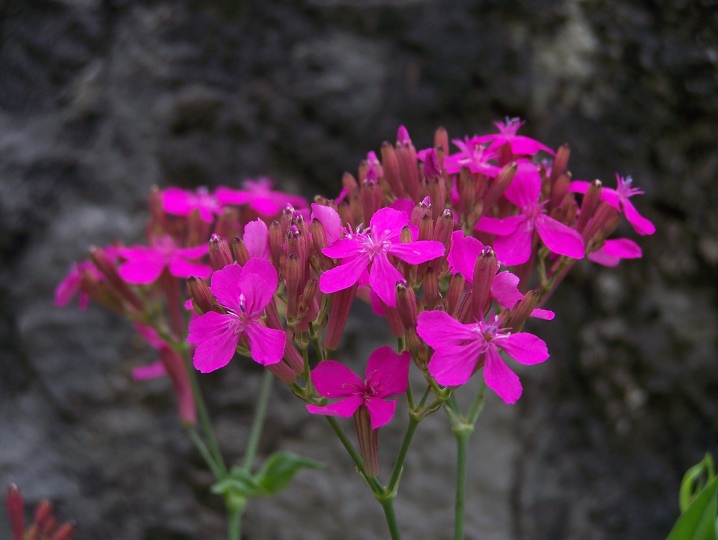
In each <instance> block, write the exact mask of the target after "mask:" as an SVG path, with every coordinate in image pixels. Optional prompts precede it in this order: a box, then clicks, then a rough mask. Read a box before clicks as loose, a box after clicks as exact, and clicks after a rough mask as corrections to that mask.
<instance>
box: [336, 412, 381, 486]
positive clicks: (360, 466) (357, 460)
mask: <svg viewBox="0 0 718 540" xmlns="http://www.w3.org/2000/svg"><path fill="white" fill-rule="evenodd" d="M325 418H326V419H327V422H329V425H330V426H332V429H333V430H334V433H336V434H337V437H339V440H340V441H341V443H342V446H344V449H345V450H346V451H347V453H348V454H349V457H351V458H352V461H353V462H354V464H355V465H356V467H357V470H358V471H359V472H360V473H361V475H362V476H363V477H364V479H365V480H366V482H367V484H369V487H370V488H371V490H372V491H373V492H374V495H379V496H381V495H383V494H384V489H383V488H382V487H381V484H380V483H379V481H378V480H377V479H376V478H373V477H371V476H369V475H367V472H366V469H365V468H364V461H362V458H361V456H360V455H359V452H357V451H356V450H355V449H354V446H353V445H352V443H351V441H350V440H349V437H347V434H346V433H344V430H343V429H342V427H341V426H340V425H339V422H337V420H336V418H333V417H331V416H326V417H325Z"/></svg>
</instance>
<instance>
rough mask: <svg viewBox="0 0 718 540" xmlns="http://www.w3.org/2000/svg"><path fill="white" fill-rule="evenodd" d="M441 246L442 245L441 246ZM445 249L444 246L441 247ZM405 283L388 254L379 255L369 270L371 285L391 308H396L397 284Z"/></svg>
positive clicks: (375, 257)
mask: <svg viewBox="0 0 718 540" xmlns="http://www.w3.org/2000/svg"><path fill="white" fill-rule="evenodd" d="M440 245H441V244H440ZM441 247H442V249H443V247H444V246H443V245H442V246H441ZM399 281H404V276H402V275H401V272H399V270H397V269H396V268H394V266H392V264H391V263H390V262H389V259H388V258H387V256H386V254H384V253H377V254H376V255H374V260H373V261H372V263H371V269H370V270H369V285H371V288H372V290H373V291H374V292H375V293H376V294H377V296H378V297H379V298H381V299H382V301H383V302H384V303H385V304H386V305H387V306H389V307H396V284H397V283H398V282H399Z"/></svg>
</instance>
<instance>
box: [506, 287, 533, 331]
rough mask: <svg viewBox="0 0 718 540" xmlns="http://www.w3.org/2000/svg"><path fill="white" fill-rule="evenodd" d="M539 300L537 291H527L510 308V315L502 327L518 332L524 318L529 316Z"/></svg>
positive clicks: (524, 320)
mask: <svg viewBox="0 0 718 540" xmlns="http://www.w3.org/2000/svg"><path fill="white" fill-rule="evenodd" d="M538 301H539V291H538V290H536V289H535V290H532V291H529V292H527V293H526V294H525V295H524V297H523V299H522V300H519V301H518V302H517V304H516V305H515V306H514V307H513V308H512V309H511V315H509V318H508V319H507V320H506V322H505V323H504V324H503V325H502V326H503V327H504V328H510V329H511V331H512V332H520V331H521V328H522V327H523V325H524V323H525V322H526V319H528V318H529V316H530V315H531V312H532V311H533V310H534V308H535V307H536V304H538Z"/></svg>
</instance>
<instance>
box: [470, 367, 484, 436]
mask: <svg viewBox="0 0 718 540" xmlns="http://www.w3.org/2000/svg"><path fill="white" fill-rule="evenodd" d="M485 403H486V381H484V379H483V378H482V379H481V386H479V391H478V392H476V395H475V396H474V400H473V401H472V402H471V405H470V406H469V412H468V414H467V415H466V423H467V424H470V425H472V426H474V425H475V424H476V421H477V420H478V419H479V415H481V412H482V411H483V410H484V404H485Z"/></svg>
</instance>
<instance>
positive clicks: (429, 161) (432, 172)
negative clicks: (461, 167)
mask: <svg viewBox="0 0 718 540" xmlns="http://www.w3.org/2000/svg"><path fill="white" fill-rule="evenodd" d="M423 172H424V178H426V181H427V182H428V181H430V180H433V179H435V178H438V177H439V176H441V167H440V166H439V158H438V157H437V156H436V150H434V149H433V148H429V150H427V151H426V153H425V154H424V167H423Z"/></svg>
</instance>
